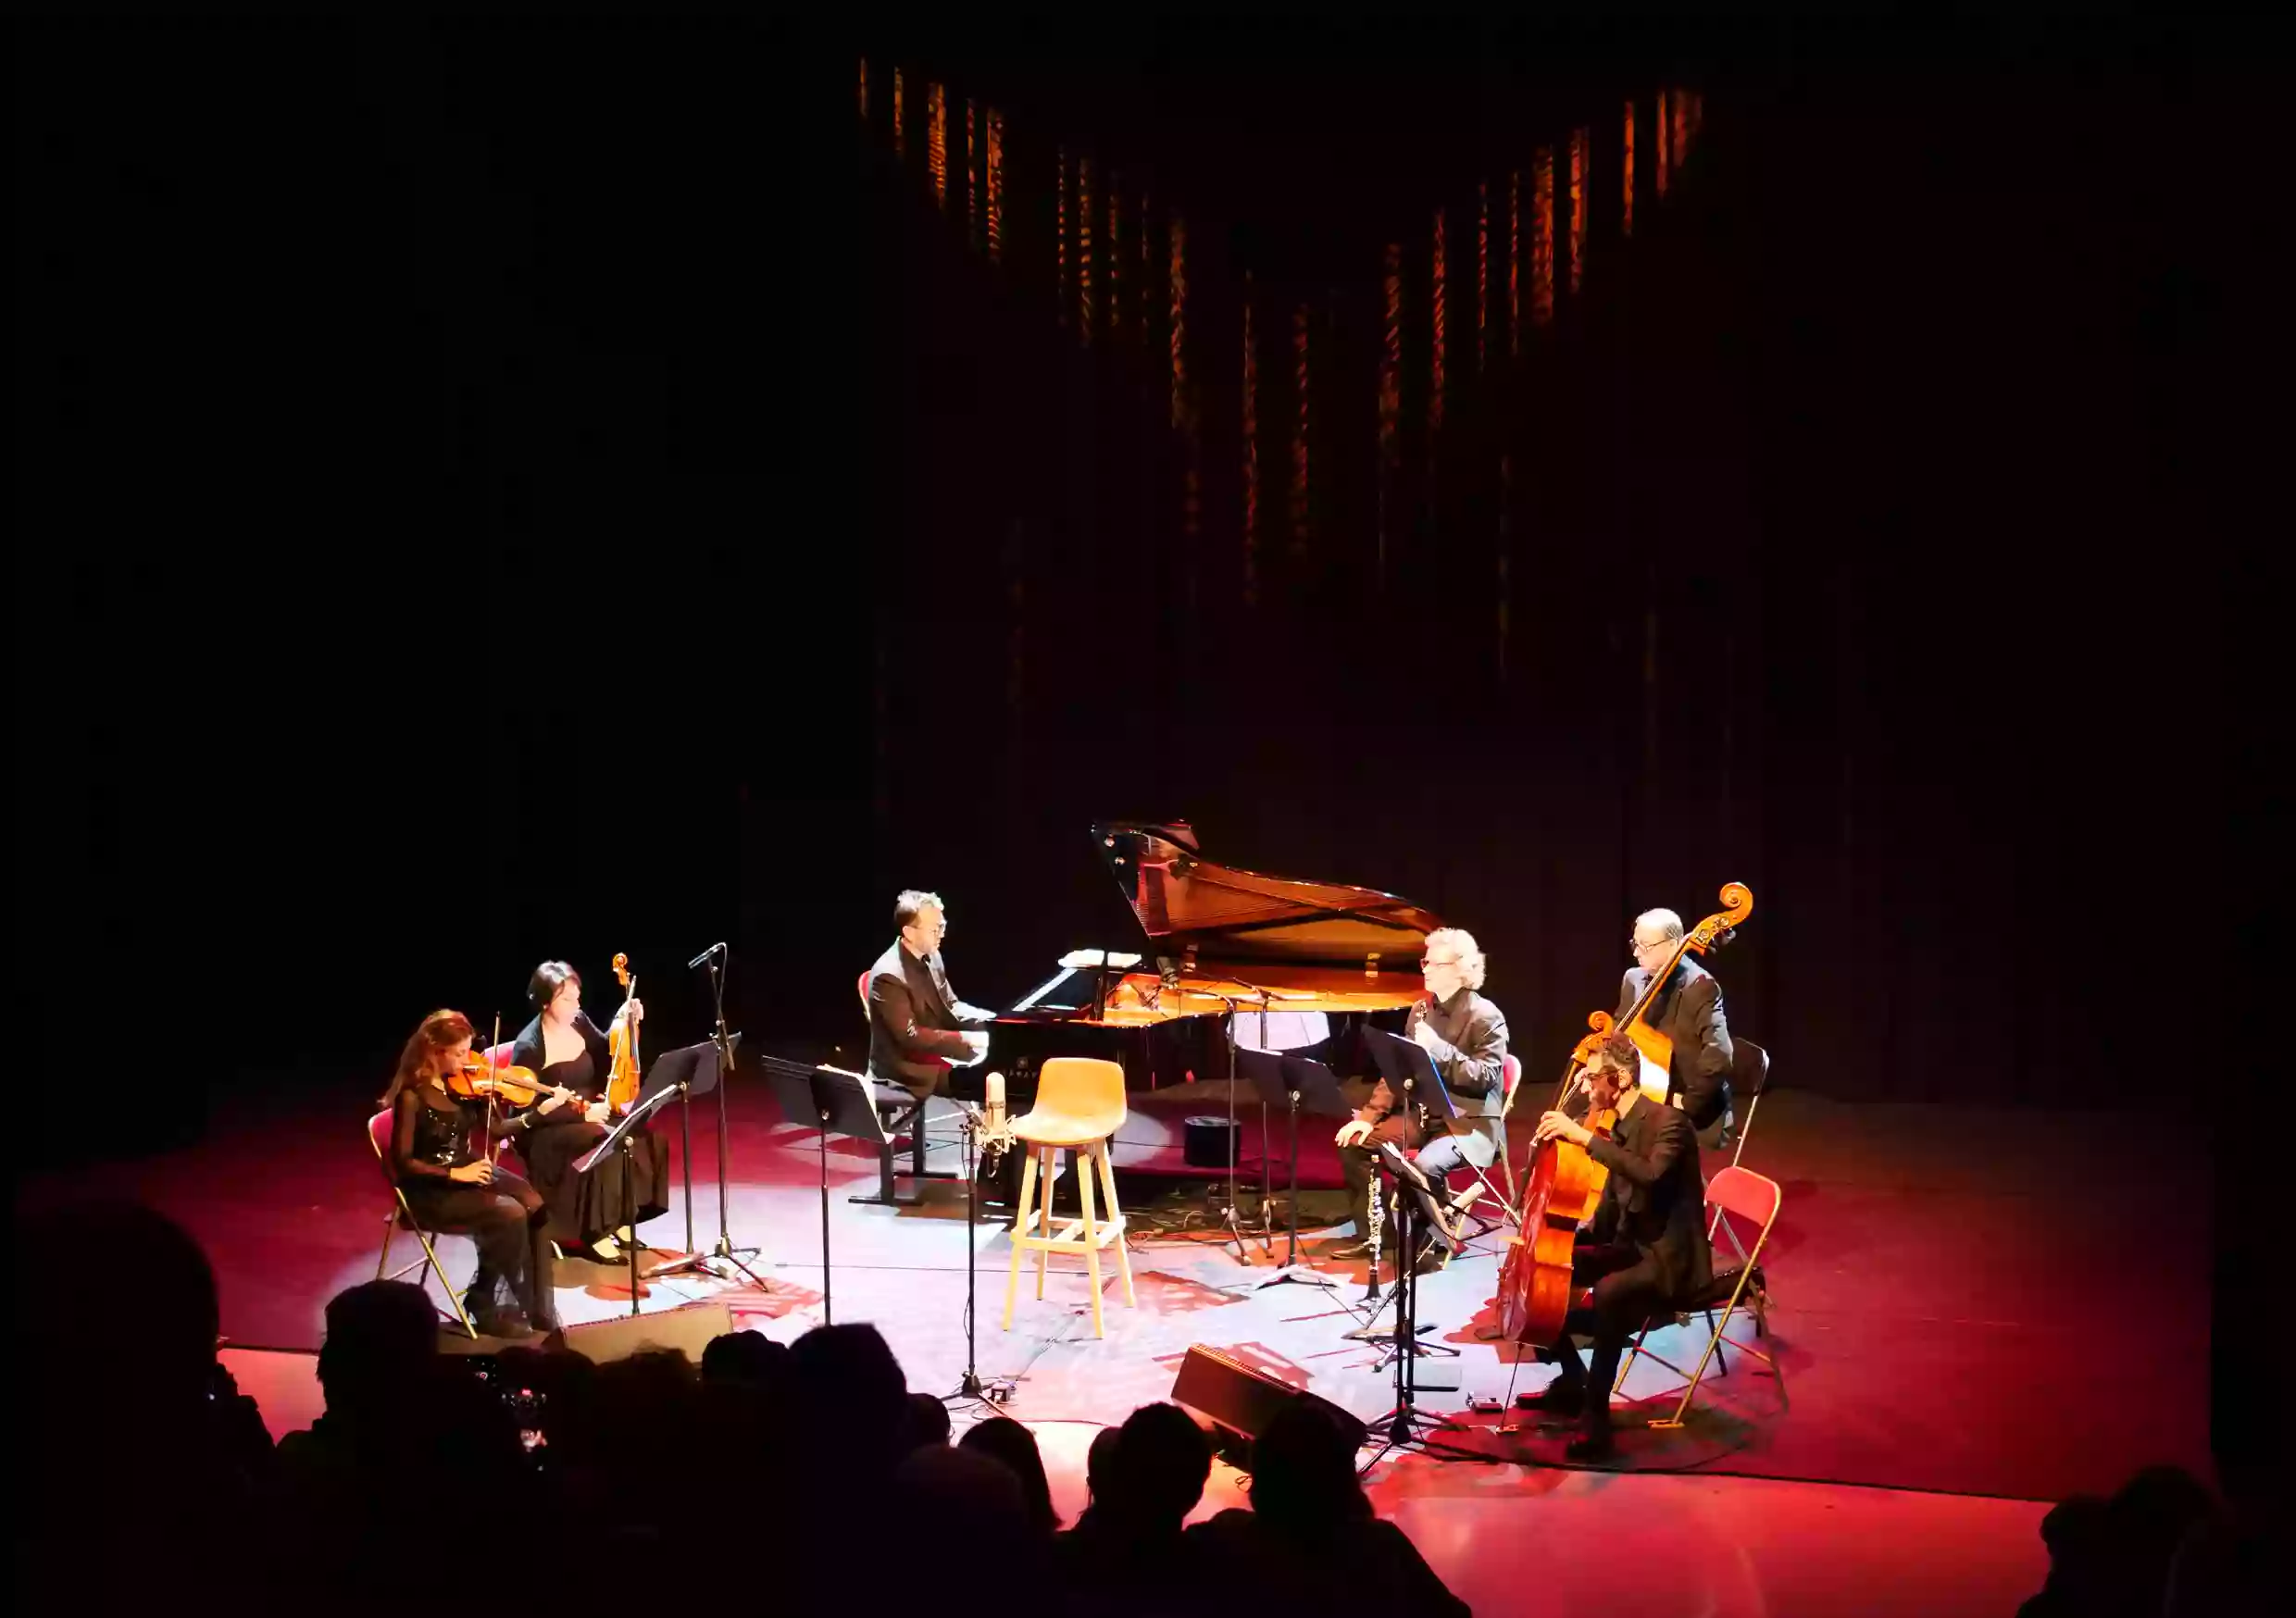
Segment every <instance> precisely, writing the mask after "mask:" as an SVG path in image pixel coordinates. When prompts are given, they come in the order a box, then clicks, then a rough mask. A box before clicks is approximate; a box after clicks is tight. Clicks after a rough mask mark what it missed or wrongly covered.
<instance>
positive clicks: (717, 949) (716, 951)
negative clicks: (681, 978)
mask: <svg viewBox="0 0 2296 1618" xmlns="http://www.w3.org/2000/svg"><path fill="white" fill-rule="evenodd" d="M725 952H726V946H725V945H724V944H723V943H715V944H712V945H710V947H709V948H708V949H706V950H704V951H703V952H701V953H700V954H698V955H696V956H694V957H693V960H691V961H688V962H687V963H686V970H687V971H689V972H691V971H693V969H694V968H695V967H696V966H699V965H701V964H702V963H703V962H705V961H706V960H708V959H709V958H710V957H711V956H712V955H722V954H724V953H725Z"/></svg>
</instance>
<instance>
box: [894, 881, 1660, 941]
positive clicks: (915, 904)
mask: <svg viewBox="0 0 2296 1618" xmlns="http://www.w3.org/2000/svg"><path fill="white" fill-rule="evenodd" d="M927 905H930V906H931V907H932V908H933V909H935V910H946V909H948V908H949V907H948V906H947V905H945V904H943V903H942V902H941V895H940V894H938V893H928V892H926V891H925V890H923V889H922V888H904V889H902V890H901V893H900V896H899V897H898V898H896V899H895V900H894V901H893V902H892V925H893V927H894V929H895V930H896V931H897V930H898V929H900V928H902V927H906V926H908V925H909V923H911V922H913V921H915V920H916V919H917V913H918V912H920V911H922V910H923V909H924V908H925V907H926V906H927ZM1681 930H1682V929H1681V928H1680V927H1676V928H1675V931H1677V932H1680V931H1681Z"/></svg>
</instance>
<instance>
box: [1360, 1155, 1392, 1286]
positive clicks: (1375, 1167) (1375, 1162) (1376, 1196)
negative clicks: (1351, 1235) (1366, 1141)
mask: <svg viewBox="0 0 2296 1618" xmlns="http://www.w3.org/2000/svg"><path fill="white" fill-rule="evenodd" d="M1386 1202H1387V1194H1386V1191H1385V1189H1383V1188H1382V1187H1381V1186H1380V1184H1379V1156H1378V1154H1377V1153H1374V1154H1373V1156H1372V1159H1371V1195H1370V1198H1369V1200H1368V1204H1367V1205H1366V1208H1365V1209H1364V1214H1365V1216H1366V1222H1367V1223H1368V1224H1369V1225H1370V1226H1371V1283H1370V1285H1369V1286H1367V1287H1366V1288H1364V1301H1365V1302H1366V1303H1377V1302H1378V1301H1379V1238H1380V1236H1381V1234H1382V1230H1381V1226H1383V1225H1384V1224H1385V1223H1386Z"/></svg>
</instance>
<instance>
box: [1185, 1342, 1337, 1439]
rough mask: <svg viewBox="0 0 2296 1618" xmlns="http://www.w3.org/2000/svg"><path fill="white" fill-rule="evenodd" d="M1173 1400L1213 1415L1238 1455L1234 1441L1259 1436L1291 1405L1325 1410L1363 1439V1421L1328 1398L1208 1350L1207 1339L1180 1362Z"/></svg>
mask: <svg viewBox="0 0 2296 1618" xmlns="http://www.w3.org/2000/svg"><path fill="white" fill-rule="evenodd" d="M1172 1400H1173V1402H1174V1403H1176V1404H1184V1405H1186V1406H1188V1407H1189V1408H1190V1409H1191V1410H1194V1411H1199V1412H1201V1413H1204V1415H1205V1416H1207V1417H1209V1418H1210V1419H1211V1421H1212V1422H1213V1423H1214V1424H1215V1425H1217V1426H1218V1427H1219V1428H1220V1430H1221V1432H1222V1433H1223V1434H1225V1435H1228V1436H1229V1439H1230V1440H1231V1441H1230V1442H1229V1443H1228V1444H1225V1445H1223V1446H1222V1448H1223V1449H1227V1450H1231V1451H1237V1452H1239V1453H1240V1452H1241V1446H1239V1445H1238V1444H1236V1443H1235V1442H1233V1440H1235V1439H1251V1438H1258V1437H1259V1436H1260V1435H1261V1434H1262V1433H1264V1432H1266V1431H1267V1424H1268V1423H1269V1422H1272V1421H1274V1420H1275V1419H1276V1413H1277V1412H1279V1411H1281V1410H1285V1409H1288V1408H1290V1407H1291V1406H1292V1405H1309V1406H1312V1407H1313V1408H1315V1409H1317V1410H1320V1411H1323V1412H1325V1413H1328V1414H1329V1416H1330V1417H1331V1419H1332V1420H1333V1421H1335V1422H1337V1423H1338V1424H1339V1425H1340V1426H1341V1428H1343V1429H1344V1430H1345V1431H1346V1432H1347V1434H1348V1436H1349V1437H1351V1438H1354V1440H1355V1442H1356V1443H1358V1444H1360V1443H1362V1442H1363V1439H1364V1425H1363V1423H1362V1421H1360V1420H1359V1419H1358V1418H1356V1417H1355V1416H1353V1415H1351V1414H1349V1413H1347V1412H1346V1411H1343V1410H1341V1408H1340V1407H1339V1406H1338V1405H1336V1404H1333V1403H1332V1402H1331V1401H1330V1400H1328V1399H1318V1398H1317V1397H1316V1395H1314V1394H1312V1393H1309V1392H1307V1391H1306V1390H1305V1389H1304V1388H1294V1387H1292V1385H1291V1384H1290V1383H1287V1382H1279V1381H1278V1380H1277V1379H1276V1378H1275V1377H1273V1376H1270V1375H1267V1373H1266V1372H1264V1371H1254V1369H1252V1367H1251V1366H1249V1365H1246V1364H1245V1363H1243V1362H1242V1361H1241V1360H1239V1359H1237V1358H1235V1357H1234V1356H1233V1355H1230V1354H1228V1353H1225V1352H1223V1351H1222V1350H1218V1349H1207V1348H1205V1347H1204V1345H1203V1344H1202V1343H1196V1344H1192V1346H1191V1347H1190V1348H1189V1350H1188V1357H1187V1358H1186V1359H1185V1360H1183V1361H1181V1362H1180V1367H1179V1375H1178V1376H1177V1377H1175V1378H1173V1381H1172Z"/></svg>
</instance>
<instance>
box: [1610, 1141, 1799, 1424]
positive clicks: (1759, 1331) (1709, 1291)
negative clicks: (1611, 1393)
mask: <svg viewBox="0 0 2296 1618" xmlns="http://www.w3.org/2000/svg"><path fill="white" fill-rule="evenodd" d="M1778 1196H1779V1193H1778V1182H1777V1181H1776V1180H1773V1179H1768V1178H1766V1177H1765V1176H1761V1175H1758V1174H1756V1173H1754V1172H1753V1170H1752V1169H1746V1168H1740V1167H1739V1166H1738V1165H1737V1164H1730V1165H1729V1166H1728V1167H1727V1168H1725V1169H1723V1170H1722V1171H1721V1172H1720V1173H1719V1174H1716V1176H1714V1178H1713V1179H1711V1180H1709V1181H1707V1182H1706V1206H1707V1208H1708V1209H1709V1210H1711V1211H1712V1213H1713V1214H1714V1220H1715V1224H1716V1228H1718V1229H1719V1230H1720V1231H1721V1232H1722V1234H1723V1235H1724V1236H1725V1237H1726V1238H1728V1241H1729V1244H1730V1246H1731V1248H1732V1249H1733V1250H1734V1251H1736V1253H1737V1255H1738V1259H1737V1263H1733V1264H1731V1265H1729V1266H1728V1268H1726V1269H1722V1270H1718V1271H1716V1274H1715V1277H1714V1279H1713V1280H1712V1281H1711V1282H1709V1283H1708V1284H1707V1286H1706V1288H1705V1290H1703V1292H1701V1293H1699V1294H1698V1296H1697V1297H1695V1298H1691V1299H1686V1300H1684V1301H1683V1302H1682V1304H1681V1306H1680V1308H1679V1309H1678V1311H1677V1313H1676V1314H1675V1316H1674V1320H1675V1322H1676V1323H1683V1322H1686V1321H1687V1319H1688V1317H1689V1316H1690V1315H1691V1314H1693V1313H1700V1312H1703V1313H1705V1314H1706V1316H1707V1318H1708V1320H1709V1321H1710V1322H1712V1327H1713V1329H1712V1330H1711V1331H1710V1332H1709V1333H1708V1334H1707V1337H1706V1347H1705V1351H1704V1352H1703V1353H1701V1354H1700V1355H1699V1356H1698V1365H1697V1368H1696V1369H1695V1370H1691V1371H1684V1370H1683V1369H1682V1367H1681V1366H1679V1365H1677V1364H1675V1363H1673V1362H1672V1361H1670V1360H1667V1359H1666V1358H1664V1357H1662V1356H1661V1355H1659V1354H1656V1353H1653V1352H1652V1350H1650V1348H1649V1347H1648V1346H1647V1339H1648V1338H1649V1337H1650V1334H1651V1326H1650V1325H1645V1326H1643V1327H1642V1329H1641V1331H1639V1332H1637V1333H1636V1334H1635V1338H1634V1345H1633V1347H1632V1348H1631V1349H1629V1350H1628V1352H1627V1355H1626V1358H1625V1361H1624V1362H1623V1363H1621V1364H1620V1365H1619V1367H1618V1382H1617V1383H1616V1384H1614V1387H1617V1386H1622V1385H1624V1383H1625V1382H1626V1379H1627V1373H1628V1371H1630V1370H1632V1369H1633V1368H1634V1362H1635V1359H1636V1358H1637V1356H1641V1357H1643V1358H1647V1359H1652V1360H1656V1361H1657V1362H1658V1363H1660V1364H1661V1365H1664V1366H1666V1369H1667V1370H1669V1371H1671V1372H1673V1373H1674V1374H1675V1375H1677V1376H1679V1377H1681V1378H1682V1379H1683V1381H1684V1382H1685V1384H1686V1386H1685V1387H1684V1388H1683V1389H1682V1398H1681V1401H1680V1402H1679V1403H1678V1404H1677V1405H1676V1406H1675V1407H1674V1413H1673V1414H1672V1415H1670V1416H1668V1417H1667V1418H1666V1420H1664V1421H1657V1422H1653V1423H1651V1424H1650V1425H1652V1426H1653V1427H1661V1428H1671V1427H1678V1426H1680V1425H1682V1413H1683V1412H1685V1411H1687V1410H1689V1409H1690V1407H1691V1398H1692V1397H1693V1396H1694V1395H1695V1394H1696V1393H1697V1392H1698V1385H1699V1383H1701V1382H1702V1381H1703V1380H1704V1379H1705V1375H1706V1364H1707V1362H1708V1361H1710V1360H1713V1359H1714V1358H1715V1357H1716V1355H1717V1354H1719V1353H1720V1352H1721V1349H1722V1345H1723V1344H1725V1343H1728V1345H1729V1346H1730V1347H1731V1348H1733V1349H1736V1350H1738V1351H1739V1352H1741V1353H1742V1354H1751V1355H1753V1357H1754V1358H1755V1359H1757V1360H1759V1361H1761V1362H1762V1363H1764V1364H1765V1365H1767V1366H1768V1367H1769V1368H1770V1372H1771V1374H1772V1375H1777V1372H1778V1362H1777V1361H1776V1360H1775V1359H1773V1358H1772V1357H1771V1356H1769V1355H1768V1354H1766V1353H1764V1352H1763V1351H1762V1350H1759V1349H1757V1348H1755V1347H1753V1345H1752V1344H1751V1343H1742V1342H1740V1341H1739V1340H1738V1339H1737V1338H1734V1337H1731V1336H1730V1335H1729V1329H1730V1318H1731V1316H1733V1315H1735V1314H1736V1313H1738V1311H1739V1309H1740V1308H1741V1305H1742V1306H1744V1307H1746V1308H1747V1310H1748V1312H1749V1313H1752V1314H1753V1323H1754V1326H1753V1329H1754V1335H1755V1336H1756V1337H1764V1338H1766V1337H1767V1336H1768V1335H1769V1319H1768V1308H1769V1299H1768V1295H1767V1293H1766V1291H1765V1290H1764V1288H1763V1284H1762V1271H1761V1267H1760V1266H1761V1263H1762V1250H1763V1248H1764V1247H1765V1246H1766V1245H1767V1244H1768V1242H1769V1239H1770V1231H1771V1229H1772V1227H1773V1226H1776V1225H1777V1223H1778ZM1727 1214H1734V1215H1736V1216H1737V1217H1738V1218H1740V1219H1743V1220H1745V1221H1746V1222H1747V1223H1748V1224H1749V1225H1752V1226H1753V1227H1754V1229H1755V1232H1756V1234H1755V1236H1754V1238H1753V1248H1752V1249H1749V1248H1747V1246H1746V1245H1745V1243H1744V1242H1742V1241H1741V1240H1740V1239H1739V1236H1738V1230H1737V1227H1736V1226H1733V1225H1732V1224H1731V1223H1730V1221H1729V1219H1728V1218H1727V1217H1725V1215H1727ZM1717 1308H1719V1309H1720V1310H1721V1311H1722V1318H1721V1319H1720V1320H1718V1321H1716V1320H1714V1319H1713V1312H1714V1311H1715V1310H1716V1309H1717ZM1653 1324H1665V1323H1663V1322H1660V1323H1653ZM1728 1374H1729V1363H1728V1360H1727V1359H1725V1360H1724V1361H1723V1362H1722V1365H1721V1368H1720V1369H1719V1370H1718V1371H1716V1375H1728ZM1781 1386H1782V1384H1781Z"/></svg>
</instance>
